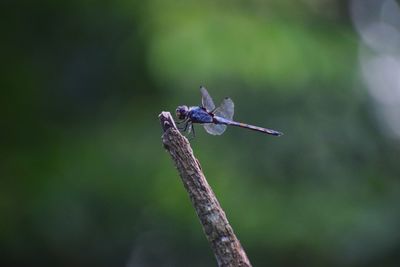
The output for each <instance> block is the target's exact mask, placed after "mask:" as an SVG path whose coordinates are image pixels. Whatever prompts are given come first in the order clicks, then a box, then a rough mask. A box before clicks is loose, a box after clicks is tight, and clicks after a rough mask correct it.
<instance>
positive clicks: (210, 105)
mask: <svg viewBox="0 0 400 267" xmlns="http://www.w3.org/2000/svg"><path fill="white" fill-rule="evenodd" d="M200 92H201V103H202V104H201V106H191V107H189V106H186V105H182V106H178V107H177V108H176V117H177V118H178V119H179V120H180V121H179V124H180V125H182V124H183V125H184V127H183V128H181V130H183V131H184V132H188V133H189V134H190V132H193V135H194V134H195V133H194V127H193V124H195V123H198V124H202V125H203V126H204V129H205V130H206V132H207V133H209V134H212V135H221V134H223V133H224V132H225V130H226V128H227V126H228V125H229V126H236V127H241V128H245V129H249V130H253V131H257V132H261V133H264V134H269V135H273V136H280V135H282V134H283V133H281V132H279V131H275V130H271V129H267V128H263V127H259V126H254V125H250V124H247V123H241V122H236V121H234V120H233V113H234V108H235V105H234V103H233V101H232V99H230V98H229V97H226V98H225V99H224V100H223V101H222V103H221V105H220V106H218V107H217V108H216V107H215V104H214V101H213V99H212V98H211V96H210V94H209V93H208V91H207V89H206V88H205V87H204V86H200Z"/></svg>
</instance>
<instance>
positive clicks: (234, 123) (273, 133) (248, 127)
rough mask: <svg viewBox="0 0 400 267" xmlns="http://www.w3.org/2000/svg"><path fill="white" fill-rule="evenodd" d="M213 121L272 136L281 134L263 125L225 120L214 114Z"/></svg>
mask: <svg viewBox="0 0 400 267" xmlns="http://www.w3.org/2000/svg"><path fill="white" fill-rule="evenodd" d="M214 121H215V123H217V124H226V125H231V126H237V127H241V128H245V129H249V130H253V131H257V132H262V133H266V134H270V135H274V136H280V135H282V133H281V132H278V131H275V130H271V129H267V128H263V127H258V126H255V125H251V124H247V123H242V122H236V121H231V120H227V119H225V118H222V117H218V116H214Z"/></svg>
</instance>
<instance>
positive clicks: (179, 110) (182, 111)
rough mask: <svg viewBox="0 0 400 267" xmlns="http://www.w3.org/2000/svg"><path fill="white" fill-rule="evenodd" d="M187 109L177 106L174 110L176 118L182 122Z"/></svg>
mask: <svg viewBox="0 0 400 267" xmlns="http://www.w3.org/2000/svg"><path fill="white" fill-rule="evenodd" d="M188 112H189V108H188V107H187V106H179V107H177V109H176V117H177V118H178V119H180V120H184V119H186V117H187V114H188Z"/></svg>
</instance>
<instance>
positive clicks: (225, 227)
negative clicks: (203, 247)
mask: <svg viewBox="0 0 400 267" xmlns="http://www.w3.org/2000/svg"><path fill="white" fill-rule="evenodd" d="M159 118H160V122H161V127H162V129H163V131H164V134H163V136H162V141H163V144H164V147H165V149H166V150H167V151H168V152H169V154H170V155H171V157H172V160H173V161H174V162H175V166H176V168H177V169H178V172H179V174H180V177H181V179H182V182H183V185H184V186H185V189H186V191H187V192H188V193H189V197H190V199H191V201H192V204H193V206H194V208H195V210H196V213H197V216H198V217H199V219H200V222H201V224H202V226H203V230H204V233H205V235H206V237H207V239H208V241H209V242H210V244H211V248H212V250H213V252H214V255H215V257H216V259H217V263H218V266H224V267H225V266H246V267H247V266H251V264H250V261H249V259H248V258H247V255H246V253H245V251H244V250H243V248H242V245H241V244H240V242H239V240H238V239H237V238H236V236H235V234H234V232H233V229H232V227H231V226H230V224H229V222H228V220H227V219H226V215H225V212H224V211H223V210H222V208H221V206H220V205H219V202H218V200H217V198H216V197H215V194H214V192H213V191H212V189H211V187H210V185H209V184H208V183H207V180H206V178H205V176H204V174H203V172H202V170H201V166H200V163H199V161H198V160H197V159H196V158H195V157H194V155H193V150H192V148H191V147H190V144H189V141H188V140H187V139H186V137H184V136H183V135H182V134H181V133H180V132H179V130H178V129H177V128H176V125H175V122H174V120H173V118H172V116H171V114H170V113H169V112H162V113H161V114H160V115H159Z"/></svg>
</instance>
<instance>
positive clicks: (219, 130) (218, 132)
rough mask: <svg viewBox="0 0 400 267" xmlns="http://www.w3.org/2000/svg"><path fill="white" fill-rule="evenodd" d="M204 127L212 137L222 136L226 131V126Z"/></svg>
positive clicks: (212, 124)
mask: <svg viewBox="0 0 400 267" xmlns="http://www.w3.org/2000/svg"><path fill="white" fill-rule="evenodd" d="M203 126H204V129H206V131H207V133H209V134H212V135H221V134H223V132H225V130H226V125H224V124H214V123H206V124H204V125H203Z"/></svg>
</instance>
